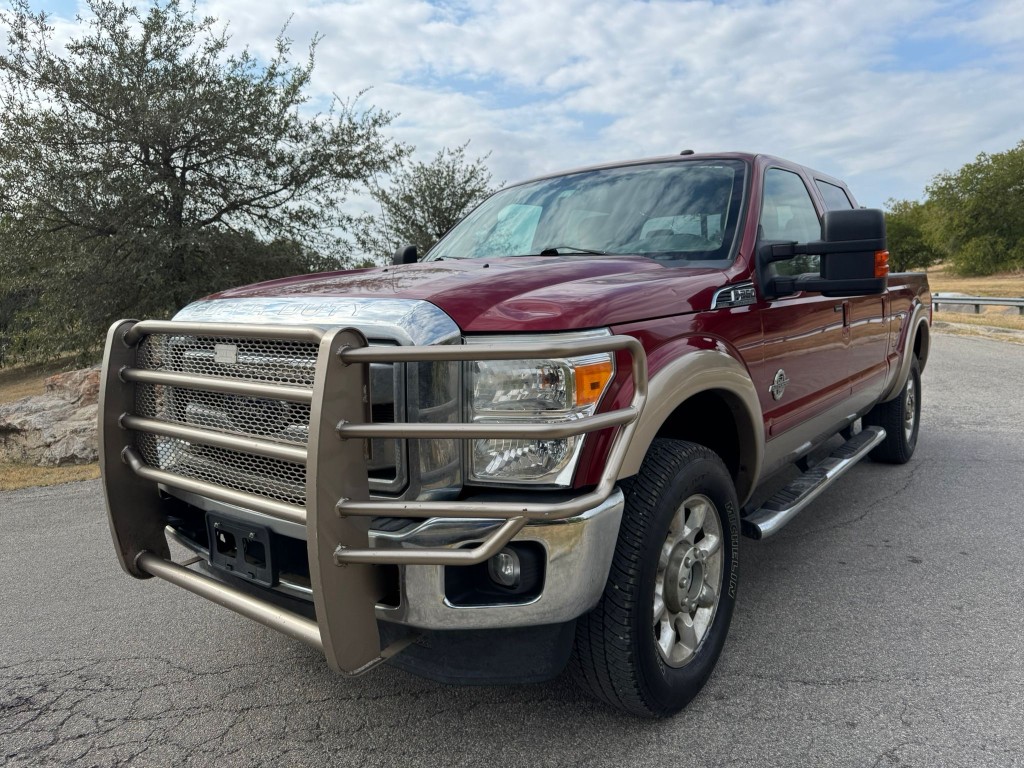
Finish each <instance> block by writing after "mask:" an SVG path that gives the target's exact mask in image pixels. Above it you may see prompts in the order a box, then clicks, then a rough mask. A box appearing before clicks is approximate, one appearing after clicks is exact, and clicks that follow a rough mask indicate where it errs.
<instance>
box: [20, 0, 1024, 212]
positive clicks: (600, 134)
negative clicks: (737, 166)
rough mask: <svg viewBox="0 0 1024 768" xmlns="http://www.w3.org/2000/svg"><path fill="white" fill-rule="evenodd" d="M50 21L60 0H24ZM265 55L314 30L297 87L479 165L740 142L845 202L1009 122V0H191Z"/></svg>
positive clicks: (1015, 25) (1020, 126)
mask: <svg viewBox="0 0 1024 768" xmlns="http://www.w3.org/2000/svg"><path fill="white" fill-rule="evenodd" d="M33 6H34V7H36V8H39V9H43V10H46V11H48V12H49V13H51V14H52V15H53V17H54V18H53V21H54V23H55V25H56V26H57V29H58V33H61V32H66V30H67V28H68V27H67V25H66V24H65V23H64V20H70V19H73V18H74V16H75V13H76V12H77V11H79V10H80V8H79V3H77V2H75V0H50V1H49V2H40V1H36V2H33ZM82 8H83V9H84V5H83V6H82ZM199 9H200V12H201V13H204V14H209V15H212V16H215V17H216V18H218V19H219V20H220V21H222V22H226V23H227V24H228V31H229V33H230V35H231V44H232V45H233V46H235V47H237V48H241V47H244V46H249V48H250V49H251V50H252V51H254V52H255V53H257V54H259V55H262V56H269V54H270V53H271V52H272V50H273V44H274V39H275V37H276V36H277V34H278V33H279V32H280V30H281V29H282V27H283V25H284V24H285V23H286V22H289V18H290V22H289V26H288V35H289V36H290V37H291V38H293V39H294V41H295V45H296V50H297V51H298V52H300V53H304V50H305V46H306V45H307V44H308V42H309V40H310V39H311V38H312V37H313V36H314V35H316V34H319V35H321V36H322V39H321V41H320V43H319V47H318V50H317V67H316V71H315V75H314V79H313V83H312V87H313V89H314V91H315V93H314V95H315V96H317V97H319V98H324V99H326V98H330V95H331V94H332V93H333V94H337V95H339V96H341V97H342V98H345V97H351V96H354V95H355V94H357V93H359V92H360V91H363V90H365V89H369V90H368V91H367V93H366V94H365V95H363V96H362V97H361V100H360V102H359V103H360V104H363V105H365V106H370V105H373V106H376V107H378V108H381V109H386V110H388V111H391V112H393V113H396V114H397V115H398V116H397V117H396V119H395V121H394V123H393V124H392V128H391V131H392V133H393V134H394V135H395V137H396V138H398V139H400V140H402V141H405V142H408V143H410V144H413V145H415V146H416V148H417V152H416V157H417V159H421V160H427V159H429V158H430V157H431V156H432V155H433V154H434V153H435V152H436V151H437V150H438V149H439V148H441V147H443V146H456V145H460V144H462V143H464V142H465V141H467V140H468V141H470V142H471V143H470V147H469V150H468V153H469V155H470V156H471V157H476V156H480V155H484V154H486V153H490V157H489V158H488V160H487V163H488V165H489V167H490V168H491V170H492V171H493V173H494V177H495V180H496V181H505V182H514V181H518V180H521V179H524V178H529V177H532V176H536V175H539V174H542V173H546V172H550V171H556V170H560V169H565V168H572V167H577V166H581V165H589V164H594V163H600V162H606V161H614V160H625V159H633V158H639V157H648V156H658V155H668V154H677V153H678V152H680V151H681V150H683V149H693V150H695V151H698V152H714V151H729V150H739V151H751V152H765V153H769V154H773V155H778V156H781V157H785V158H787V159H790V160H794V161H796V162H799V163H803V164H805V165H809V166H811V167H813V168H816V169H817V170H820V171H823V172H825V173H829V174H832V175H833V176H838V177H839V178H841V179H843V180H845V181H846V182H847V183H848V184H849V186H850V188H851V189H852V190H853V192H854V194H855V196H856V197H857V198H858V202H860V204H862V205H867V206H870V207H877V206H882V205H883V204H884V203H885V201H886V200H887V199H889V198H907V199H923V197H924V195H925V187H926V186H927V184H928V183H929V182H930V181H931V179H932V178H933V177H934V176H935V175H936V174H937V173H941V172H943V171H946V170H949V171H955V170H956V169H957V168H959V167H960V166H961V165H963V164H964V163H966V162H969V161H971V160H973V159H974V158H975V157H976V156H977V155H978V154H979V153H980V152H989V153H993V152H1000V151H1003V150H1006V149H1010V148H1011V147H1013V146H1015V145H1016V144H1017V143H1018V142H1019V141H1020V140H1022V139H1024V0H1001V1H994V2H988V1H986V0H978V1H976V2H963V1H960V0H947V1H944V2H939V1H936V0H886V2H876V1H869V0H835V1H834V2H813V1H811V0H741V1H739V2H713V1H712V0H649V1H647V2H644V1H642V0H508V1H506V0H494V1H493V2H485V1H484V0H436V1H435V2H426V1H420V2H416V1H412V0H410V1H408V2H406V1H404V0H350V1H346V2H336V1H332V0H291V1H290V2H288V3H280V4H271V3H266V2H261V1H260V0H206V1H203V2H199Z"/></svg>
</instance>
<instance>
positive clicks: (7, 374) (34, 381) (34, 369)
mask: <svg viewBox="0 0 1024 768" xmlns="http://www.w3.org/2000/svg"><path fill="white" fill-rule="evenodd" d="M74 367H75V366H74V364H73V363H72V361H70V360H57V361H54V362H51V363H37V364H36V365H24V366H17V367H14V368H2V369H0V403H10V402H13V401H14V400H20V399H21V398H23V397H28V396H29V395H41V394H43V381H45V380H46V377H48V376H52V375H53V374H55V373H61V372H62V371H70V370H72V369H73V368H74Z"/></svg>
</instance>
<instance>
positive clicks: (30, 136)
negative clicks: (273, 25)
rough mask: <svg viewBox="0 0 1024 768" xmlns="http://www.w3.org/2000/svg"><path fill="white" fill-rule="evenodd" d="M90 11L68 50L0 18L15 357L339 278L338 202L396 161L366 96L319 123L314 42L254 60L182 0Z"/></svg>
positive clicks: (37, 30)
mask: <svg viewBox="0 0 1024 768" xmlns="http://www.w3.org/2000/svg"><path fill="white" fill-rule="evenodd" d="M88 8H89V12H90V13H89V14H87V15H86V16H85V18H79V20H78V32H77V35H76V36H75V37H74V38H73V39H72V40H71V41H70V42H69V43H67V44H66V46H65V49H64V50H59V49H58V47H57V46H56V45H55V44H54V40H53V32H54V30H53V28H52V27H51V26H50V25H49V23H48V20H47V16H46V15H45V14H44V13H34V12H33V11H32V10H31V8H30V7H29V4H28V2H27V0H14V2H13V4H12V7H11V10H10V11H7V12H3V13H0V20H2V23H3V25H4V26H5V27H6V32H7V50H6V52H3V53H0V136H2V143H0V218H2V226H0V297H9V300H7V299H4V300H0V305H3V306H6V307H12V306H15V305H17V306H16V309H15V311H13V313H11V312H9V313H8V315H10V316H9V317H7V320H6V323H5V326H6V327H5V328H2V329H0V336H6V344H7V346H8V354H9V355H14V356H20V357H39V356H46V355H53V354H57V353H60V352H64V351H67V350H90V349H94V348H95V347H96V346H97V344H98V342H99V341H100V340H101V339H102V334H103V330H104V328H105V326H106V325H107V324H108V323H109V322H110V321H111V320H113V319H116V318H117V317H123V316H136V317H138V316H166V315H168V314H169V313H172V312H173V311H175V310H176V309H177V308H179V307H180V306H182V305H183V304H185V303H187V302H189V301H191V300H193V299H195V298H196V297H198V296H201V295H204V294H206V293H209V292H211V291H213V290H217V289H221V288H227V287H230V286H231V285H237V284H240V283H247V282H253V281H255V280H260V279H266V278H271V277H278V276H283V275H286V274H294V273H295V272H302V271H309V270H314V269H320V268H325V267H331V266H339V265H341V264H343V263H344V260H345V258H346V257H347V255H348V250H347V247H346V243H347V242H348V239H347V238H346V236H345V235H346V232H348V231H350V230H351V229H352V227H353V225H354V223H355V218H354V217H353V216H351V215H349V214H346V213H345V212H344V208H343V204H344V203H345V201H346V199H348V198H349V197H350V196H351V195H352V194H353V192H355V191H356V190H358V189H362V188H364V186H363V185H364V184H365V182H366V181H367V180H368V179H370V178H372V177H373V176H374V175H375V174H377V173H388V172H390V171H391V170H392V169H393V168H394V167H396V166H397V164H398V163H399V162H400V161H401V158H402V157H403V156H404V155H405V153H406V149H405V148H404V147H403V146H401V145H399V144H396V143H395V142H394V141H392V140H391V139H390V138H388V137H387V136H385V135H384V133H383V130H384V129H385V128H386V127H387V126H388V125H389V123H390V121H391V119H392V118H391V116H390V115H389V114H387V113H385V112H381V111H378V110H374V109H373V108H369V109H365V110H364V109H359V108H358V97H357V98H356V99H355V100H352V101H339V100H338V99H334V100H333V102H332V103H331V104H330V106H329V107H326V108H325V111H323V112H321V113H318V114H313V110H312V109H311V106H310V105H309V103H308V100H309V97H308V96H307V87H308V85H309V82H310V76H311V74H312V71H313V67H314V54H315V49H316V43H317V40H316V39H314V40H313V41H312V43H311V45H310V48H309V52H308V56H306V57H305V58H303V59H302V60H300V61H299V62H298V63H296V62H294V61H293V57H292V48H291V41H290V40H289V39H288V38H287V37H286V36H285V32H282V33H281V35H279V37H278V39H277V45H276V50H275V52H274V54H273V55H272V56H270V57H269V59H266V60H262V61H261V60H260V59H258V58H257V57H256V56H255V55H254V54H252V53H250V52H249V50H248V49H245V50H243V51H242V52H240V53H234V54H232V53H230V52H229V51H228V43H229V38H228V36H227V32H226V29H225V28H224V27H223V26H221V25H219V24H218V22H217V21H216V20H215V19H212V18H201V17H198V16H197V13H196V9H195V7H194V6H191V7H182V5H181V4H180V3H179V1H178V0H153V3H152V4H151V5H150V6H149V7H148V8H147V9H143V10H141V11H140V10H139V9H138V8H136V7H135V6H134V5H128V4H122V3H118V2H112V1H111V0H88ZM3 343H4V340H2V339H0V344H3Z"/></svg>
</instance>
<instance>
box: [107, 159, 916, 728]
mask: <svg viewBox="0 0 1024 768" xmlns="http://www.w3.org/2000/svg"><path fill="white" fill-rule="evenodd" d="M930 301H931V300H930V295H929V292H928V285H927V281H926V278H925V276H924V275H919V274H900V275H893V274H888V253H887V251H886V245H885V224H884V217H883V215H882V213H881V212H880V211H876V210H865V209H859V208H858V207H857V205H856V201H855V200H854V198H853V196H852V195H851V194H850V192H849V190H848V189H847V188H846V186H845V185H844V184H843V183H842V182H841V181H839V180H837V179H834V178H831V177H829V176H826V175H824V174H821V173H818V172H816V171H813V170H811V169H809V168H805V167H802V166H800V165H796V164H794V163H790V162H786V161H784V160H780V159H778V158H775V157H769V156H765V155H751V154H740V153H728V154H692V153H684V154H683V155H680V156H672V157H663V158H655V159H649V160H639V161H635V162H628V163H616V164H612V165H604V166H600V167H594V168H587V169H582V170H576V171H571V172H566V173H560V174H554V175H550V176H546V177H543V178H539V179H535V180H532V181H528V182H525V183H522V184H518V185H514V186H510V187H507V188H505V189H503V190H501V191H500V192H498V193H496V194H495V195H493V196H492V197H490V198H489V199H488V200H486V201H485V202H484V203H483V204H481V205H480V206H479V207H478V208H477V209H476V210H474V211H473V212H472V213H470V214H469V215H468V216H467V217H466V218H465V219H464V220H463V221H462V222H461V223H460V224H459V225H458V226H456V227H455V228H454V229H453V230H452V231H451V232H449V233H448V234H447V235H446V236H445V237H444V238H443V239H442V240H441V241H440V242H439V243H438V244H437V245H436V246H435V247H434V248H432V249H431V250H430V251H429V253H427V254H426V256H425V258H423V259H422V260H421V261H418V260H417V259H416V254H415V251H414V249H412V248H405V249H401V250H400V251H399V252H398V253H397V254H396V257H395V263H394V264H392V265H390V266H386V267H382V268H376V269H365V270H355V271H348V272H337V273H331V274H321V275H306V276H301V277H294V278H290V279H286V280H280V281H275V282H270V283H263V284H260V285H254V286H249V287H245V288H239V289H235V290H230V291H226V292H224V293H220V294H217V295H214V296H211V297H208V298H206V299H203V300H201V301H197V302H195V303H193V304H191V305H189V306H188V307H186V308H184V309H183V310H182V311H181V312H180V313H179V314H178V315H177V316H176V317H175V318H174V319H173V320H172V321H158V320H147V321H142V322H136V321H129V320H125V321H121V322H118V323H115V324H114V325H113V326H112V328H111V330H110V333H109V336H108V339H107V347H106V355H105V359H104V374H103V393H102V401H101V402H102V407H101V413H100V429H101V455H102V469H103V478H104V484H105V490H106V496H107V507H108V512H109V519H110V526H111V532H112V535H113V539H114V543H115V547H116V549H117V553H118V556H119V558H120V562H121V565H122V566H123V568H124V569H125V570H126V571H127V572H128V573H130V574H131V575H133V576H135V577H138V578H148V577H150V576H157V577H160V578H163V579H165V580H168V581H170V582H172V583H175V584H177V585H179V586H181V587H184V588H185V589H188V590H191V591H193V592H195V593H198V594H200V595H202V596H205V597H207V598H209V599H211V600H213V601H215V602H217V603H219V604H221V605H223V606H225V607H227V608H230V609H232V610H234V611H236V612H238V613H240V614H242V615H244V616H247V617H250V618H252V619H255V620H256V621H259V622H262V623H264V624H266V625H268V626H270V627H273V628H275V629H278V630H280V631H282V632H284V633H286V634H288V635H291V636H292V637H294V638H297V639H300V640H303V641H305V642H307V643H309V644H311V645H313V646H315V647H317V648H319V649H321V650H322V651H323V653H324V655H325V656H326V659H327V661H328V663H329V664H330V666H331V667H332V668H334V669H336V670H338V671H340V672H343V673H346V674H355V673H359V672H362V671H365V670H366V669H368V668H370V667H371V666H373V665H374V664H376V663H378V662H380V661H382V660H384V659H390V660H391V663H393V664H396V665H398V666H401V667H404V668H406V669H409V670H412V671H414V672H416V673H418V674H422V675H427V676H430V677H433V678H435V679H439V680H445V681H451V682H515V681H538V680H544V679H548V678H551V677H553V676H555V675H557V674H559V673H560V672H561V671H562V670H563V669H564V668H565V667H566V666H567V665H568V666H570V667H571V668H572V669H573V670H574V671H575V673H576V675H577V677H578V679H579V680H580V681H582V683H583V684H584V685H585V686H586V687H588V688H589V689H590V690H591V691H592V692H593V693H594V694H595V695H596V696H597V697H599V698H601V699H603V700H605V701H606V702H608V703H610V704H612V705H613V706H617V707H619V708H621V709H624V710H626V711H629V712H633V713H636V714H639V715H645V716H666V715H669V714H672V713H674V712H676V711H678V710H679V709H680V708H682V707H683V706H685V704H686V703H687V702H688V701H689V700H690V699H691V698H692V697H693V696H694V695H696V693H697V692H698V691H699V690H700V688H701V686H703V684H704V683H705V681H706V680H707V679H708V677H709V675H710V674H711V671H712V668H713V667H714V665H715V662H716V660H717V658H718V656H719V654H720V652H721V651H722V647H723V645H724V643H725V638H726V633H727V632H728V628H729V623H730V618H731V616H732V612H733V606H734V603H735V600H736V594H737V584H738V577H739V560H740V557H739V556H740V536H741V533H742V534H746V535H747V536H750V537H752V538H755V539H759V538H763V537H766V536H769V535H771V534H772V533H774V532H775V531H777V530H778V529H779V528H780V527H781V526H783V525H784V524H785V523H786V522H787V521H789V520H790V519H792V517H793V516H794V515H795V514H796V513H797V512H799V511H800V510H802V509H804V508H805V507H806V506H807V505H808V504H810V503H811V502H812V501H813V500H814V499H815V497H817V496H818V495H819V494H820V493H821V491H822V490H823V489H824V488H826V487H827V486H828V485H829V484H830V483H832V482H834V481H835V480H836V479H837V478H838V477H839V476H840V475H842V474H843V473H844V472H845V471H846V470H847V469H848V468H849V467H850V466H852V465H853V464H855V463H856V462H857V461H859V460H860V459H861V458H863V457H865V456H871V457H872V458H873V459H876V460H879V461H883V462H891V463H902V462H906V461H907V460H909V459H910V457H911V455H912V454H913V452H914V447H915V445H916V443H917V439H918V424H919V417H920V408H921V383H920V376H921V372H922V371H923V369H924V366H925V363H926V362H927V359H928V350H929V324H930V320H931V304H930ZM820 512H821V513H823V514H827V510H820ZM169 540H171V541H173V542H175V550H177V551H178V556H179V558H187V559H185V560H184V562H174V560H172V556H171V547H170V546H169ZM179 547H183V548H184V550H188V551H190V552H191V555H188V554H183V553H182V551H181V550H180V549H179ZM182 652H183V653H188V650H187V649H183V651H182Z"/></svg>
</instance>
